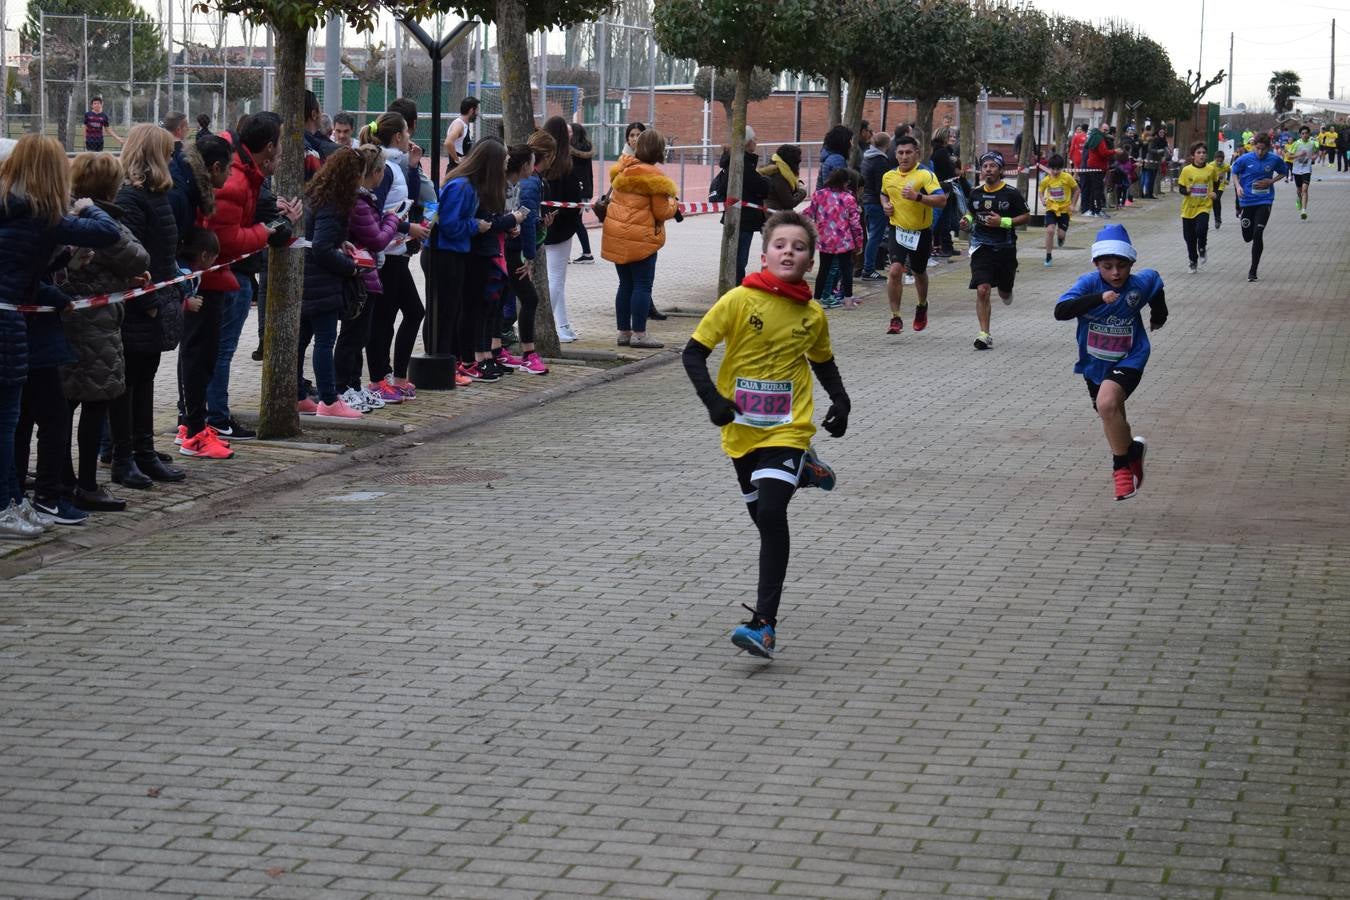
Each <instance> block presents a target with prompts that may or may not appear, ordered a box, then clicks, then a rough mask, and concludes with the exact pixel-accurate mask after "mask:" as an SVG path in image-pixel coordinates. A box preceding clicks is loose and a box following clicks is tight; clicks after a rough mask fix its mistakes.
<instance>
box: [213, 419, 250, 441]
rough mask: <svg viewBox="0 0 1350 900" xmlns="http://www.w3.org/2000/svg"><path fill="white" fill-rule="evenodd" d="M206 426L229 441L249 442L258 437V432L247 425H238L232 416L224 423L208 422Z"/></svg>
mask: <svg viewBox="0 0 1350 900" xmlns="http://www.w3.org/2000/svg"><path fill="white" fill-rule="evenodd" d="M206 424H208V425H210V426H211V427H212V428H214V429H215V430H216V433H217V434H219V435H220V436H221V437H223V438H225V439H226V440H230V441H251V440H253V439H254V438H256V437H257V436H258V432H256V431H254V430H253V429H252V428H249V427H248V426H247V425H240V424H239V422H238V421H237V420H236V419H235V418H234V417H233V416H231V417H230V418H229V419H228V420H226V421H224V422H208V423H206Z"/></svg>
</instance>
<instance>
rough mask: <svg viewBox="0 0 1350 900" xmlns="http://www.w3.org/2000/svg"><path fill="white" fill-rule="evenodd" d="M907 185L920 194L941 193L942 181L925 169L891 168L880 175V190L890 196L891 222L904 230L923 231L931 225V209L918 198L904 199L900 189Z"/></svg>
mask: <svg viewBox="0 0 1350 900" xmlns="http://www.w3.org/2000/svg"><path fill="white" fill-rule="evenodd" d="M905 185H909V186H910V187H912V188H914V190H916V191H918V192H919V193H920V194H940V193H942V182H940V181H938V180H937V176H936V175H934V174H933V173H932V172H930V171H928V170H927V169H919V168H915V169H911V170H909V171H908V172H901V171H900V170H899V169H891V170H890V171H889V172H887V173H886V174H885V175H882V176H881V192H882V193H883V194H885V195H886V196H887V197H888V198H890V201H891V206H893V207H894V208H895V211H894V212H892V213H891V224H892V225H894V226H895V227H896V228H903V229H905V230H906V231H924V230H925V229H928V228H931V227H933V210H932V209H930V208H929V207H927V206H925V205H924V204H922V203H920V202H919V201H918V200H906V199H905V198H904V197H902V196H900V191H901V190H903V189H904V187H905Z"/></svg>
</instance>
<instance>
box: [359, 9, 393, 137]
mask: <svg viewBox="0 0 1350 900" xmlns="http://www.w3.org/2000/svg"><path fill="white" fill-rule="evenodd" d="M381 99H382V100H383V102H384V106H385V109H388V108H389V22H388V21H386V22H385V23H384V95H383V97H382V98H381ZM365 112H366V111H365V110H364V109H363V110H361V114H362V115H365Z"/></svg>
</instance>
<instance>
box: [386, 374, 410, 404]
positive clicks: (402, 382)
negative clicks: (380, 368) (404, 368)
mask: <svg viewBox="0 0 1350 900" xmlns="http://www.w3.org/2000/svg"><path fill="white" fill-rule="evenodd" d="M384 381H385V384H389V385H393V387H394V390H396V391H398V392H399V393H400V394H402V395H403V399H404V400H416V399H417V385H415V384H413V383H412V382H411V381H409V380H408V379H406V378H395V377H394V376H393V375H386V376H384Z"/></svg>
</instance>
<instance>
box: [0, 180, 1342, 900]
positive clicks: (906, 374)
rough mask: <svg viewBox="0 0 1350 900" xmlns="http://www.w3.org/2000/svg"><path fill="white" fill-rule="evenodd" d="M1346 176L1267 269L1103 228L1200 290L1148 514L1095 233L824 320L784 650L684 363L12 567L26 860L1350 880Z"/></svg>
mask: <svg viewBox="0 0 1350 900" xmlns="http://www.w3.org/2000/svg"><path fill="white" fill-rule="evenodd" d="M1315 190H1316V191H1317V195H1316V200H1317V204H1316V205H1315V206H1314V218H1313V220H1312V221H1310V222H1308V223H1300V222H1298V221H1297V220H1296V218H1295V217H1294V215H1293V212H1292V201H1291V197H1290V195H1289V194H1288V192H1287V191H1285V190H1284V188H1283V186H1281V188H1280V189H1278V190H1277V194H1278V195H1279V197H1280V199H1281V201H1282V202H1281V203H1280V205H1279V206H1278V207H1277V209H1276V212H1275V215H1274V217H1273V219H1272V225H1271V229H1270V236H1269V239H1268V242H1267V244H1268V246H1267V251H1266V260H1265V262H1264V263H1263V265H1262V281H1261V282H1260V283H1259V284H1257V285H1248V284H1247V282H1246V280H1245V275H1246V269H1247V261H1246V253H1245V251H1246V248H1245V246H1244V245H1243V244H1242V242H1241V238H1240V236H1239V235H1238V233H1237V230H1236V228H1235V223H1233V222H1232V220H1231V219H1230V220H1229V221H1228V223H1227V224H1226V225H1225V227H1224V228H1223V230H1222V231H1221V232H1219V233H1217V234H1214V235H1212V240H1211V245H1210V256H1211V260H1212V262H1211V263H1210V265H1209V267H1208V268H1207V269H1206V270H1205V271H1204V272H1203V273H1202V274H1199V275H1196V276H1187V275H1185V274H1184V271H1183V270H1184V251H1183V247H1182V243H1181V235H1180V227H1179V224H1178V223H1177V221H1176V219H1175V217H1174V215H1173V213H1174V210H1170V209H1163V208H1160V207H1159V208H1145V209H1143V210H1140V211H1137V214H1136V211H1131V212H1130V214H1129V215H1122V217H1121V218H1120V219H1119V221H1124V222H1125V223H1126V224H1127V226H1128V227H1129V228H1130V230H1131V233H1132V235H1133V236H1134V238H1135V241H1136V244H1137V245H1138V246H1139V249H1140V253H1141V264H1142V265H1146V266H1153V267H1156V268H1158V269H1159V270H1160V271H1161V272H1162V274H1163V276H1164V278H1165V279H1166V281H1167V291H1168V301H1169V306H1170V307H1171V310H1172V319H1171V321H1169V323H1168V325H1167V327H1166V328H1165V329H1164V330H1163V331H1161V332H1159V333H1158V334H1157V335H1155V341H1154V355H1153V359H1152V361H1151V363H1150V365H1149V368H1148V372H1147V375H1146V377H1145V379H1144V382H1143V384H1142V385H1141V387H1140V389H1139V391H1138V392H1137V393H1136V394H1135V396H1134V397H1133V398H1132V399H1131V401H1130V415H1131V419H1132V421H1133V423H1134V424H1135V426H1136V428H1137V429H1138V430H1139V431H1140V432H1142V433H1145V434H1147V435H1148V436H1149V438H1150V440H1151V446H1152V447H1153V450H1152V452H1151V453H1150V455H1149V470H1148V479H1147V482H1146V484H1145V487H1144V489H1143V491H1141V493H1140V495H1139V496H1138V497H1137V498H1135V499H1133V500H1131V501H1128V502H1126V503H1115V502H1113V501H1112V500H1111V494H1110V480H1109V476H1110V471H1109V468H1110V467H1109V459H1108V457H1107V454H1106V452H1105V447H1104V446H1103V439H1102V437H1101V433H1100V427H1099V426H1098V425H1097V423H1096V421H1095V420H1094V419H1093V417H1092V412H1091V407H1090V405H1089V404H1088V401H1087V396H1086V392H1085V391H1084V389H1083V386H1082V382H1081V379H1079V378H1077V377H1076V376H1074V375H1073V374H1072V372H1071V371H1070V370H1071V366H1072V362H1073V358H1074V346H1073V336H1072V326H1071V325H1070V324H1068V323H1056V322H1054V321H1053V319H1052V317H1051V314H1050V312H1051V308H1052V306H1053V303H1054V301H1055V299H1056V298H1057V297H1058V294H1059V292H1060V291H1062V290H1063V288H1064V287H1065V286H1066V285H1067V284H1068V283H1069V282H1070V281H1071V280H1072V278H1073V277H1075V276H1076V275H1077V274H1079V273H1080V272H1081V271H1083V270H1084V269H1085V267H1086V252H1085V251H1084V250H1082V249H1080V250H1077V251H1072V252H1070V253H1068V254H1065V255H1064V257H1063V259H1062V265H1061V264H1060V259H1061V258H1060V257H1059V255H1058V254H1057V265H1056V267H1055V268H1053V269H1049V270H1046V269H1044V268H1042V267H1041V266H1040V265H1039V262H1038V257H1037V254H1035V253H1033V252H1032V248H1031V247H1030V246H1029V245H1030V244H1032V243H1034V239H1033V241H1024V247H1023V256H1024V259H1023V268H1022V271H1021V273H1020V277H1019V285H1018V290H1017V297H1016V302H1015V303H1014V304H1013V306H1012V307H1010V308H1004V307H1002V306H1001V305H998V304H996V305H995V310H994V334H995V336H996V337H997V338H998V342H997V347H996V349H995V350H993V351H991V352H988V353H978V352H976V351H974V350H973V349H972V348H971V338H972V337H973V336H974V331H975V321H974V312H973V309H972V306H973V302H972V300H971V294H970V292H969V291H967V290H966V289H965V283H966V279H965V276H964V274H963V273H962V271H961V270H962V269H964V265H963V264H960V263H958V264H955V265H952V266H949V267H948V270H949V271H950V272H951V273H952V274H951V275H948V274H944V275H942V276H941V277H940V278H939V279H937V280H936V282H935V287H934V291H933V295H932V303H933V316H932V323H931V325H930V327H929V329H928V330H927V331H926V332H924V333H922V334H917V335H916V334H914V333H913V332H912V331H909V330H907V331H906V332H905V333H904V334H903V335H900V336H899V337H888V336H886V335H884V334H882V330H883V329H884V326H885V319H886V314H885V312H884V310H883V309H881V308H879V306H880V305H881V304H879V302H874V301H870V300H869V301H868V304H867V306H865V307H864V309H863V310H862V311H859V312H845V311H842V310H841V311H838V312H832V313H830V322H831V328H832V331H833V334H834V340H835V345H836V350H837V353H838V356H839V359H840V365H841V368H842V370H843V372H844V376H845V379H846V381H847V383H848V385H849V389H850V392H851V393H852V396H853V399H854V405H855V412H854V415H853V422H852V427H851V430H850V432H849V434H848V435H847V436H846V437H845V438H844V439H842V440H838V441H834V440H829V439H823V442H822V444H821V450H822V452H824V453H825V454H826V456H827V458H828V459H830V460H831V461H832V462H833V463H834V464H835V465H836V467H837V468H838V470H839V473H840V479H841V483H840V487H839V488H838V490H836V491H835V492H834V493H833V494H830V495H819V494H815V495H803V496H801V497H800V498H798V500H797V501H796V502H795V503H794V504H793V526H794V531H795V540H794V554H795V555H794V560H793V564H792V567H791V571H790V573H789V583H788V587H787V591H786V595H785V600H784V607H783V614H782V620H781V635H780V636H781V639H782V646H783V652H782V653H781V655H780V657H779V658H778V659H777V660H775V661H774V662H773V663H771V664H768V665H765V664H762V663H760V662H757V661H755V660H752V659H751V658H749V657H747V656H745V655H737V654H736V653H734V648H732V647H731V645H730V644H729V643H728V641H727V639H726V636H727V634H728V632H729V631H730V629H731V628H732V627H733V626H734V625H735V624H736V623H737V622H738V621H740V619H741V618H742V613H741V611H740V610H739V606H738V604H739V603H740V602H741V601H745V600H749V599H750V597H751V596H752V594H753V567H754V556H755V546H756V543H755V536H754V533H753V531H752V529H751V527H750V525H749V522H748V520H747V519H746V516H745V513H744V511H743V510H742V509H741V508H740V501H739V498H738V495H737V491H736V489H735V483H734V480H733V478H732V474H731V470H730V466H729V465H727V463H726V461H725V460H724V459H722V458H721V457H720V455H719V453H718V451H717V445H716V434H715V432H714V431H713V429H712V428H711V427H710V426H709V425H708V424H707V420H706V416H705V415H704V413H703V411H702V409H701V407H699V405H698V404H697V401H696V400H694V398H693V397H692V392H691V391H690V389H689V387H688V384H687V383H686V381H685V378H684V375H683V373H682V371H680V369H679V367H678V366H665V367H661V368H659V369H654V370H652V371H649V372H647V373H645V374H643V375H640V376H635V377H632V378H628V379H625V380H623V381H620V382H617V383H615V384H613V385H610V386H608V387H607V388H606V389H605V390H603V391H592V392H588V393H585V394H580V395H575V396H572V397H570V398H568V399H565V400H562V401H559V402H558V403H556V404H552V405H550V406H547V407H544V408H542V409H539V410H537V411H532V412H529V413H527V414H522V415H519V416H515V417H512V418H510V419H506V420H503V421H500V422H497V423H493V424H490V425H487V426H484V427H481V428H478V429H475V430H474V431H471V432H467V433H464V434H461V435H459V436H457V437H455V438H453V439H448V440H443V441H434V442H430V443H428V444H426V445H425V446H421V447H417V448H410V449H408V450H406V451H403V452H402V453H401V454H399V455H398V456H397V457H396V458H391V459H385V460H382V461H380V462H378V463H370V464H366V465H363V466H361V467H358V468H355V469H351V470H349V471H346V472H343V473H340V474H336V475H331V476H327V477H324V478H320V479H316V480H314V481H312V482H310V483H308V484H306V485H305V486H304V487H303V489H300V490H294V491H290V492H288V493H285V494H282V495H276V496H270V497H267V498H265V499H263V500H260V501H259V502H257V503H256V504H254V505H252V506H249V507H248V508H246V509H244V510H242V511H239V512H236V513H234V514H232V515H230V516H228V517H220V518H211V517H203V518H202V520H200V521H198V522H195V523H193V524H192V525H190V526H184V527H183V528H180V529H178V530H176V531H175V532H173V533H163V534H158V535H151V536H147V537H144V538H142V539H140V540H138V541H137V542H136V543H135V544H134V545H125V546H122V547H119V548H114V549H108V550H101V551H98V552H96V553H90V554H86V555H84V556H82V557H79V558H76V559H70V560H66V561H64V562H62V563H61V564H60V565H58V566H53V567H50V568H48V569H45V570H43V571H40V572H36V573H33V574H29V575H25V576H22V577H19V578H16V579H13V580H10V581H7V582H0V659H2V660H3V665H2V666H0V683H2V684H3V694H0V696H3V698H4V699H3V704H4V706H3V716H2V717H0V759H3V762H4V765H3V768H0V896H4V897H24V898H29V897H83V898H95V897H98V898H110V897H155V898H160V897H305V898H324V900H327V898H347V897H353V898H356V897H361V898H366V897H369V898H386V897H402V896H421V897H432V896H460V897H473V898H495V897H532V898H533V897H564V896H573V897H581V896H599V895H603V896H614V897H626V898H644V897H691V898H710V897H718V898H722V897H736V896H764V895H787V896H804V897H830V898H833V897H844V898H848V897H859V898H878V897H900V896H906V897H909V896H913V897H930V896H937V895H940V894H953V895H978V896H988V897H999V898H1003V897H1054V898H1060V897H1078V896H1082V897H1088V896H1102V895H1116V894H1121V895H1135V896H1146V897H1206V898H1212V897H1216V896H1221V897H1224V898H1230V897H1256V896H1269V895H1272V894H1279V895H1281V896H1296V897H1339V896H1345V895H1346V893H1347V890H1348V889H1347V880H1350V873H1347V872H1346V868H1345V853H1344V847H1345V843H1346V840H1347V836H1346V819H1345V816H1344V814H1343V806H1344V804H1345V798H1346V797H1347V796H1348V795H1350V794H1348V790H1350V785H1348V784H1347V773H1346V768H1345V748H1346V746H1347V742H1348V741H1350V705H1348V704H1347V688H1348V687H1350V669H1348V668H1347V658H1350V602H1348V601H1347V597H1348V596H1350V566H1347V563H1346V560H1347V559H1350V529H1347V527H1346V525H1347V522H1346V513H1345V510H1346V503H1347V499H1350V491H1348V490H1347V483H1348V481H1350V478H1348V475H1350V458H1348V457H1347V449H1346V448H1347V446H1350V442H1347V437H1348V436H1350V412H1347V411H1346V404H1345V403H1344V400H1343V398H1344V396H1345V393H1346V388H1347V372H1350V359H1347V356H1346V349H1345V348H1346V347H1347V346H1350V333H1348V332H1350V313H1348V312H1347V308H1346V305H1345V304H1344V302H1343V299H1344V298H1345V297H1346V296H1350V290H1348V289H1347V288H1350V284H1347V281H1348V280H1350V266H1347V264H1346V259H1347V252H1346V251H1347V245H1348V244H1350V228H1348V227H1347V226H1346V225H1345V224H1344V223H1342V222H1339V221H1337V220H1335V219H1333V217H1332V213H1333V211H1334V210H1335V209H1338V208H1339V207H1341V206H1343V205H1344V204H1345V201H1346V200H1348V199H1350V182H1327V183H1318V184H1317V185H1315ZM1319 210H1321V211H1324V212H1319ZM1074 229H1075V230H1074V232H1073V238H1072V243H1073V245H1074V246H1077V247H1080V248H1082V247H1085V246H1086V244H1087V243H1088V242H1089V239H1090V236H1091V234H1090V232H1092V231H1095V228H1091V227H1090V226H1087V225H1086V224H1085V223H1082V222H1079V223H1076V224H1075V226H1074ZM1075 253H1076V254H1077V255H1076V256H1075V255H1074V254H1075ZM600 268H601V267H600V266H596V267H595V271H596V272H597V274H596V275H595V276H594V277H596V278H599V277H601V276H600V274H599V272H600ZM672 271H673V269H672ZM662 272H664V261H663V266H662V270H661V271H659V273H658V285H661V284H663V283H670V284H676V283H682V280H680V281H677V280H674V279H672V280H671V281H669V282H666V281H664V275H663V274H662ZM581 277H589V276H579V279H578V280H580V279H581ZM668 296H669V295H668ZM597 304H599V301H597ZM910 309H911V307H910V306H909V303H908V301H907V305H906V326H907V328H908V325H909V315H910ZM689 324H692V323H689Z"/></svg>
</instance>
